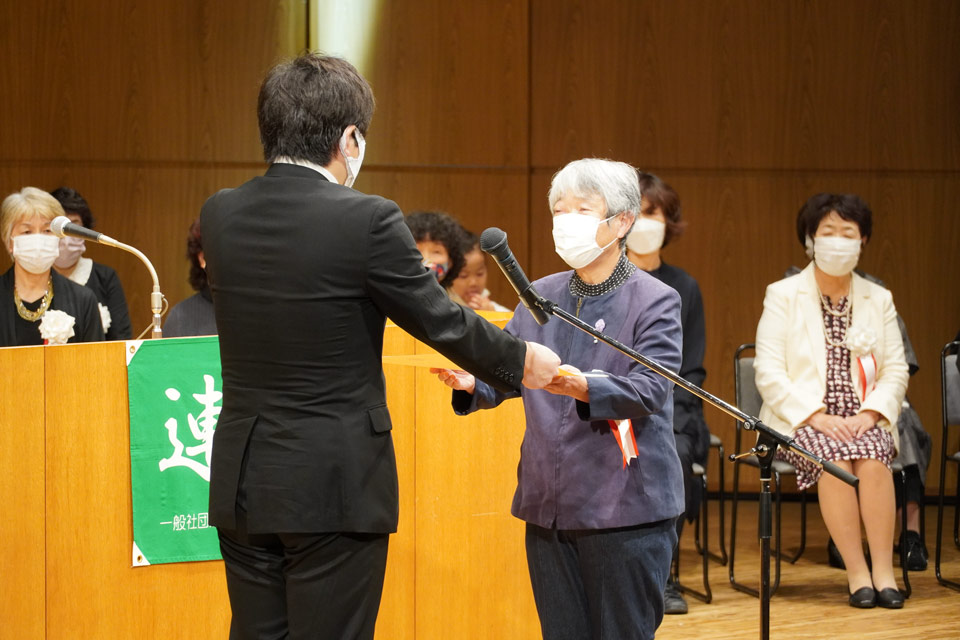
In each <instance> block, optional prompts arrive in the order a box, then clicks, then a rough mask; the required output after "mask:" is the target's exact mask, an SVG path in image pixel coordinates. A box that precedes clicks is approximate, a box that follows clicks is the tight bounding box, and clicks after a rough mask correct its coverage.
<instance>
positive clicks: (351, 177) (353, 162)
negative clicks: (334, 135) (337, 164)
mask: <svg viewBox="0 0 960 640" xmlns="http://www.w3.org/2000/svg"><path fill="white" fill-rule="evenodd" d="M353 135H354V137H355V138H356V140H357V150H358V151H359V153H358V154H357V157H356V158H354V157H353V156H351V155H350V154H348V153H347V132H346V130H344V132H343V135H342V136H340V153H342V154H343V159H344V160H345V161H346V163H347V179H346V180H344V181H343V186H345V187H352V186H353V183H354V181H355V180H356V179H357V174H358V173H360V166H361V165H362V164H363V154H364V152H365V151H366V150H367V141H366V140H364V139H363V134H362V133H360V129H356V128H354V130H353Z"/></svg>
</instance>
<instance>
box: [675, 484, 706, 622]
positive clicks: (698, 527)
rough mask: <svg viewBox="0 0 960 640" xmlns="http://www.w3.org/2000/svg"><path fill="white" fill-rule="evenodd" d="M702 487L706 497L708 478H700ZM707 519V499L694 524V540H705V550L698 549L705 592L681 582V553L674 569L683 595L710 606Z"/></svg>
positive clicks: (677, 556)
mask: <svg viewBox="0 0 960 640" xmlns="http://www.w3.org/2000/svg"><path fill="white" fill-rule="evenodd" d="M700 487H701V489H702V490H703V493H704V496H706V492H707V477H706V476H705V475H703V476H700ZM681 517H682V516H681ZM707 517H708V506H707V501H706V499H704V500H703V501H701V503H700V513H698V514H697V517H696V519H695V520H694V522H693V526H694V540H699V539H702V540H703V550H699V549H698V552H699V553H700V561H701V563H702V565H703V569H702V570H703V591H702V592H700V591H697V590H696V589H692V588H690V587H688V586H686V585H684V584H682V583H681V582H680V576H679V574H680V559H679V555H680V554H679V552H678V553H677V554H676V560H675V563H674V567H676V573H675V574H674V575H675V579H676V583H677V588H678V589H679V590H680V591H681V592H682V593H686V594H688V595H691V596H693V597H694V598H696V599H697V600H700V601H701V602H705V603H707V604H710V602H711V601H712V600H713V593H712V592H711V591H710V573H709V571H710V569H709V551H708V541H707V531H708V529H707V527H708V525H709V521H708V519H707Z"/></svg>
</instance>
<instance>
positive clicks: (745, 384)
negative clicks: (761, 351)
mask: <svg viewBox="0 0 960 640" xmlns="http://www.w3.org/2000/svg"><path fill="white" fill-rule="evenodd" d="M753 350H754V345H753V343H747V344H742V345H740V346H739V347H738V348H737V351H736V353H735V354H734V356H733V379H734V386H735V389H736V398H737V407H738V408H739V409H740V410H741V411H743V412H744V413H746V414H748V415H751V416H756V415H757V414H759V413H760V405H761V404H762V403H763V401H762V399H761V398H760V392H759V391H757V385H756V383H755V381H754V371H753V356H746V355H744V352H747V351H753ZM736 427H737V436H736V445H735V455H739V454H740V452H741V448H740V447H741V437H742V435H743V424H742V423H741V422H740V421H739V420H737V421H736ZM744 464H746V465H748V466H751V467H754V468H756V469H759V468H760V463H759V461H758V460H757V457H756V456H752V455H751V456H745V457H743V458H739V459H737V460H735V461H734V466H733V503H732V505H731V514H730V564H729V575H730V585H731V586H732V587H733V588H734V589H736V590H737V591H741V592H743V593H747V594H750V595H752V596H754V597H759V595H760V593H759V591H758V590H757V589H753V588H751V587H748V586H746V585H745V584H741V583H739V582H737V580H736V578H735V574H734V561H735V558H736V551H737V506H738V501H739V493H740V467H741V466H742V465H744ZM796 475H797V469H796V467H794V466H793V465H792V464H789V463H787V462H783V461H782V460H774V462H773V484H774V505H775V508H774V524H775V531H776V534H775V537H776V543H775V548H774V551H773V554H774V557H775V558H776V565H775V567H776V568H775V574H774V575H775V578H774V581H773V584H772V585H770V596H771V597H773V595H774V594H775V593H776V592H777V588H778V587H779V586H780V557H781V549H780V541H781V536H780V523H781V504H780V488H781V477H782V476H794V477H795V476H796ZM806 545H807V492H806V491H805V490H804V491H801V492H800V548H799V549H797V551H796V553H794V554H793V555H792V556H789V557H788V558H787V561H788V562H789V563H790V564H793V563H795V562H796V561H797V560H798V559H799V558H800V556H801V554H803V550H804V549H805V548H806Z"/></svg>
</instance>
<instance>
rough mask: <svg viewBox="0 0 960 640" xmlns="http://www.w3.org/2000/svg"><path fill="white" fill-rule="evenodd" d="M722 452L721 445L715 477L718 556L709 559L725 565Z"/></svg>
mask: <svg viewBox="0 0 960 640" xmlns="http://www.w3.org/2000/svg"><path fill="white" fill-rule="evenodd" d="M724 460H725V457H724V452H723V445H722V444H721V445H720V446H718V447H717V462H718V463H719V464H718V465H717V477H718V479H719V480H720V495H719V497H718V500H717V502H718V504H719V505H720V510H719V517H718V524H719V525H720V527H719V531H720V556H719V557H717V554H715V553H711V554H710V557H711V558H713V559H714V560H716V561H717V562H719V563H720V564H722V565H725V564H727V544H726V541H725V539H724V522H723V521H724V511H725V509H726V507H725V505H724V497H723V496H724V483H723V467H724V464H723V463H724Z"/></svg>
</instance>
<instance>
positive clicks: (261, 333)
mask: <svg viewBox="0 0 960 640" xmlns="http://www.w3.org/2000/svg"><path fill="white" fill-rule="evenodd" d="M201 226H202V228H203V241H204V255H205V257H206V260H207V267H206V270H207V276H208V279H209V281H210V287H211V290H212V292H213V300H214V307H215V313H216V321H217V327H218V330H219V333H220V358H221V362H222V366H223V394H224V395H223V410H222V413H221V415H220V419H219V422H218V425H217V430H216V434H215V436H214V444H213V457H212V461H211V477H210V521H211V523H212V524H214V525H216V526H218V527H223V528H228V529H230V528H234V527H235V526H236V507H237V504H238V502H239V504H240V505H241V506H242V507H243V508H244V509H245V510H246V512H247V528H248V531H249V532H250V533H266V532H289V533H296V532H325V531H356V532H374V533H389V532H393V531H396V527H397V516H398V508H399V507H398V496H397V471H396V460H395V458H394V450H393V441H392V438H391V435H390V429H391V422H390V415H389V413H388V411H387V406H386V394H385V388H384V378H383V371H382V368H381V357H382V346H383V331H384V325H385V318H386V316H389V317H390V318H391V319H392V320H393V321H394V322H396V323H397V324H398V325H399V326H401V327H402V328H403V329H405V330H406V331H407V332H409V333H410V334H412V335H413V336H414V337H416V338H418V339H420V340H422V341H424V342H426V343H427V344H430V345H431V346H433V347H434V348H436V349H437V350H438V351H440V352H442V353H443V354H444V355H446V356H448V357H449V358H451V359H452V360H454V361H455V362H457V363H458V364H460V366H462V367H463V368H465V369H468V370H471V371H473V372H474V373H475V374H476V375H477V376H478V377H479V378H481V379H483V380H485V381H487V382H489V383H491V384H493V385H494V386H496V387H498V388H500V389H504V390H507V389H511V388H518V387H519V384H520V381H521V378H522V376H523V360H524V355H525V348H524V345H523V343H522V342H521V341H519V340H517V339H516V338H514V337H512V336H509V335H508V334H506V333H504V332H503V331H500V330H499V329H498V328H496V327H495V326H493V325H491V324H489V323H487V322H486V321H484V320H483V319H482V318H480V317H479V316H477V315H476V314H475V313H473V312H472V311H470V310H468V309H464V308H463V307H460V306H459V305H457V304H455V303H453V302H451V301H450V300H449V298H448V297H447V295H446V293H445V292H444V291H443V289H442V288H441V287H440V286H439V285H438V284H437V282H436V279H435V278H434V276H433V275H432V274H430V273H429V272H428V271H427V270H426V269H425V268H424V267H423V266H422V264H421V257H420V253H419V252H418V251H417V248H416V245H415V244H414V241H413V238H412V236H411V235H410V232H409V230H408V229H407V227H406V225H405V224H404V222H403V214H402V213H401V212H400V209H399V208H398V207H397V205H396V204H394V203H393V202H391V201H389V200H385V199H383V198H379V197H376V196H369V195H365V194H362V193H359V192H357V191H354V190H353V189H349V188H347V187H344V186H341V185H338V184H335V183H332V182H329V181H328V180H327V179H326V178H324V177H323V176H322V175H320V174H319V173H317V172H316V171H313V170H312V169H309V168H305V167H300V166H297V165H291V164H275V165H273V166H271V167H270V169H269V170H268V171H267V173H266V175H264V176H262V177H258V178H254V179H253V180H251V181H249V182H247V183H245V184H243V185H241V186H240V187H238V188H236V189H228V190H224V191H221V192H219V193H217V194H216V195H214V196H212V197H211V198H210V199H209V200H207V202H206V204H204V206H203V210H202V213H201Z"/></svg>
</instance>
